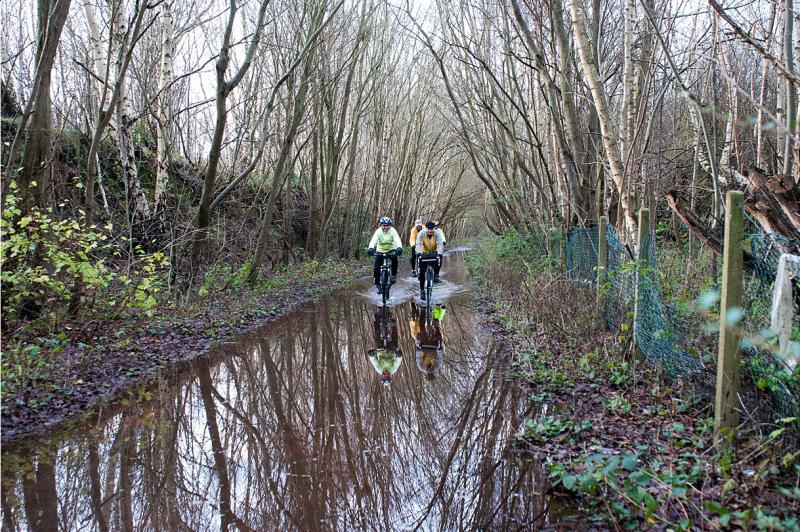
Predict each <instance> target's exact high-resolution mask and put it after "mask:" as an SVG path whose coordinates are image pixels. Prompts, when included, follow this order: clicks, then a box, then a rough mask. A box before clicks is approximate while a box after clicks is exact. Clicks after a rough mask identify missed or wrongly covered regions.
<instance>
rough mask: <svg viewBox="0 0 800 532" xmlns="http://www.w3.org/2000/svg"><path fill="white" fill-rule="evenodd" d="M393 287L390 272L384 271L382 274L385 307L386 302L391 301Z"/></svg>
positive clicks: (382, 294) (382, 293)
mask: <svg viewBox="0 0 800 532" xmlns="http://www.w3.org/2000/svg"><path fill="white" fill-rule="evenodd" d="M391 286H392V283H390V282H389V272H387V271H386V270H383V271H382V272H381V296H382V298H383V304H384V305H386V301H388V300H389V288H391Z"/></svg>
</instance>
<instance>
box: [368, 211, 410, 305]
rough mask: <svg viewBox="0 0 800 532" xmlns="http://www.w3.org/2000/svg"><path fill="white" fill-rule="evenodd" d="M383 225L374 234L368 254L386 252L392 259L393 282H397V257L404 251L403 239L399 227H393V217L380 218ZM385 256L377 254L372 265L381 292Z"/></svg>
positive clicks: (391, 280)
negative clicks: (398, 230) (382, 267)
mask: <svg viewBox="0 0 800 532" xmlns="http://www.w3.org/2000/svg"><path fill="white" fill-rule="evenodd" d="M380 224H381V226H380V227H379V228H378V229H377V230H376V231H375V234H373V235H372V239H370V241H369V249H368V250H367V255H375V252H378V253H386V254H387V258H389V259H391V260H392V278H391V279H390V282H391V283H395V282H397V257H399V256H400V255H401V254H402V253H403V241H402V239H401V238H400V235H399V234H398V233H397V229H395V228H394V227H392V219H391V218H389V217H388V216H384V217H383V218H381V219H380ZM383 261H384V256H383V255H377V256H376V257H375V264H374V265H373V267H372V276H373V278H374V279H375V286H377V287H378V293H379V294H380V293H381V287H380V276H381V266H382V265H383Z"/></svg>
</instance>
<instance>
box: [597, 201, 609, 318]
mask: <svg viewBox="0 0 800 532" xmlns="http://www.w3.org/2000/svg"><path fill="white" fill-rule="evenodd" d="M607 228H608V218H607V217H606V216H601V217H600V225H599V226H598V227H597V231H598V234H597V309H598V311H599V313H600V315H601V316H602V318H603V321H604V322H607V321H608V320H607V316H606V315H605V310H606V297H605V293H606V280H607V279H608V272H607V269H608V242H607V241H606V232H607V230H608V229H607Z"/></svg>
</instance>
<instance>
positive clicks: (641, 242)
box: [633, 209, 652, 363]
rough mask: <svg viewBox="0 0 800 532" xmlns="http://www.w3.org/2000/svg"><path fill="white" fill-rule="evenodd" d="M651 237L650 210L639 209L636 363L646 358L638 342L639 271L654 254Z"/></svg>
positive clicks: (634, 346)
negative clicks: (649, 243) (650, 244)
mask: <svg viewBox="0 0 800 532" xmlns="http://www.w3.org/2000/svg"><path fill="white" fill-rule="evenodd" d="M649 235H650V210H649V209H639V235H638V238H637V240H636V253H637V257H636V258H637V265H636V275H635V277H634V279H635V282H636V288H635V291H634V293H635V297H634V299H633V353H634V356H635V357H636V362H639V363H641V362H644V360H645V358H646V356H645V354H644V353H643V352H642V350H641V349H639V342H637V341H636V335H637V334H638V333H639V295H640V294H639V290H640V287H641V286H640V285H641V284H642V283H641V280H640V279H639V269H640V268H642V267H646V266H644V265H642V264H640V263H638V261H642V260H643V261H644V264H645V265H646V264H647V262H649V258H650V253H651V252H652V251H651V250H650V248H649V247H648V238H649Z"/></svg>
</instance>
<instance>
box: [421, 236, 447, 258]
mask: <svg viewBox="0 0 800 532" xmlns="http://www.w3.org/2000/svg"><path fill="white" fill-rule="evenodd" d="M443 251H444V242H443V241H442V235H441V234H439V233H437V232H436V231H434V232H433V236H428V232H427V231H420V232H419V235H418V236H417V254H420V253H423V254H424V253H442V252H443Z"/></svg>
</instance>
